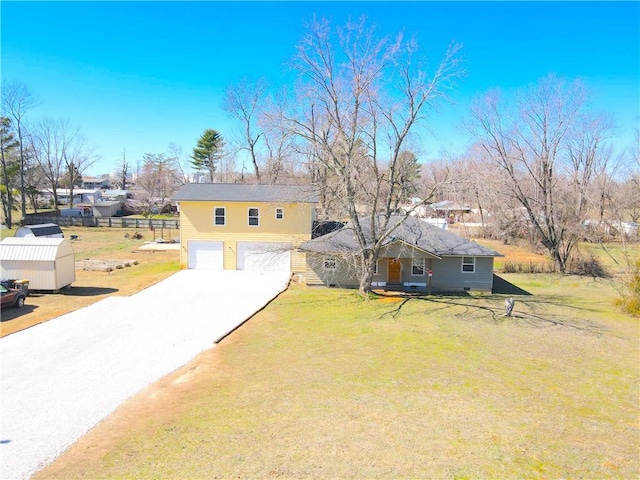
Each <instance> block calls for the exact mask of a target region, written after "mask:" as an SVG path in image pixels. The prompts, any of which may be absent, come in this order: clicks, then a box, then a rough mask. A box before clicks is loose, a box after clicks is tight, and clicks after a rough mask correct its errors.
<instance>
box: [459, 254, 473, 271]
mask: <svg viewBox="0 0 640 480" xmlns="http://www.w3.org/2000/svg"><path fill="white" fill-rule="evenodd" d="M462 271H463V272H469V273H473V272H475V271H476V257H462Z"/></svg>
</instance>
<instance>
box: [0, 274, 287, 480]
mask: <svg viewBox="0 0 640 480" xmlns="http://www.w3.org/2000/svg"><path fill="white" fill-rule="evenodd" d="M288 280H289V274H288V273H286V272H247V271H224V272H216V271H201V270H184V271H181V272H178V273H176V274H175V275H172V276H171V277H169V278H168V279H166V280H164V281H162V282H160V283H158V284H156V285H154V286H152V287H149V288H147V289H146V290H143V291H142V292H140V293H137V294H135V295H132V296H131V297H115V296H114V297H109V298H107V299H105V300H102V301H100V302H98V303H95V304H93V305H91V306H89V307H86V308H83V309H81V310H78V311H75V312H73V313H69V314H67V315H63V316H61V317H58V318H56V319H53V320H51V321H49V322H46V323H43V324H40V325H37V326H35V327H32V328H30V329H27V330H24V331H22V332H18V333H15V334H13V335H9V336H7V337H4V338H2V339H0V362H1V363H0V368H1V370H0V402H1V403H0V408H1V410H0V412H1V415H2V418H1V421H0V462H1V463H0V467H1V470H0V478H2V479H24V478H29V477H30V476H31V475H32V474H33V473H35V472H36V471H38V470H39V469H41V468H43V467H44V466H45V465H47V464H48V463H50V462H51V461H53V460H54V459H55V458H56V457H57V456H58V455H60V454H61V453H62V452H64V451H65V450H66V449H67V448H68V447H69V446H70V445H71V444H73V443H74V442H75V441H76V440H78V439H79V438H80V437H82V436H83V435H84V434H85V433H86V432H87V431H88V430H89V429H91V428H92V427H93V426H95V425H96V424H97V423H98V422H100V421H101V420H102V419H104V418H105V417H106V416H108V415H109V414H110V413H112V412H113V411H114V410H115V409H116V408H117V407H118V406H119V405H120V404H122V403H123V402H124V401H125V400H126V399H127V398H129V397H131V396H132V395H134V394H136V393H137V392H139V391H140V390H142V389H143V388H144V387H146V386H147V385H149V384H150V383H152V382H154V381H155V380H157V379H159V378H161V377H162V376H164V375H166V374H168V373H170V372H172V371H174V370H175V369H177V368H179V367H181V366H183V365H185V364H186V363H188V362H189V361H190V360H191V359H193V358H194V357H195V356H196V355H197V354H198V353H200V352H202V351H204V350H207V349H209V348H211V347H213V345H214V342H216V341H217V340H219V339H220V338H222V337H224V336H225V335H227V334H228V333H229V332H231V331H233V330H234V329H235V328H237V327H238V326H239V325H241V324H242V323H243V322H245V321H246V320H247V319H248V318H250V317H251V316H252V315H253V314H254V313H255V312H257V311H258V310H260V309H261V308H262V307H263V306H264V305H265V304H267V303H268V302H269V301H270V300H272V299H273V298H274V297H276V296H277V295H278V294H279V293H280V292H281V291H283V290H284V289H286V287H287V284H288Z"/></svg>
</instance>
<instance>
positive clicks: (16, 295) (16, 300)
mask: <svg viewBox="0 0 640 480" xmlns="http://www.w3.org/2000/svg"><path fill="white" fill-rule="evenodd" d="M0 297H1V298H2V304H1V306H2V308H5V307H11V306H13V307H16V308H22V307H24V300H25V298H26V297H27V296H26V295H25V294H24V292H23V291H22V290H17V289H15V288H7V287H5V286H4V285H0Z"/></svg>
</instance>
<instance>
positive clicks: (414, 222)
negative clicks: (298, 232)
mask: <svg viewBox="0 0 640 480" xmlns="http://www.w3.org/2000/svg"><path fill="white" fill-rule="evenodd" d="M403 218H404V217H399V216H398V217H392V219H391V221H390V225H397V224H398V223H400V222H401V221H402V219H403ZM361 224H362V225H363V229H364V231H365V232H367V231H368V230H369V225H370V222H369V220H361ZM398 241H401V242H405V243H406V244H408V245H411V246H415V247H417V248H419V249H421V250H423V251H425V252H428V253H430V254H432V255H435V256H438V257H447V256H469V257H501V256H502V255H501V254H500V253H498V252H496V251H494V250H491V249H490V248H486V247H483V246H482V245H479V244H477V243H476V242H472V241H471V240H467V239H466V238H462V237H460V236H458V235H456V234H455V233H452V232H449V231H447V230H443V229H441V228H438V227H435V226H433V225H429V224H428V223H426V222H423V221H421V220H420V219H417V218H414V217H408V218H407V219H406V220H405V221H404V222H402V223H401V224H400V225H399V226H398V227H397V228H396V229H395V230H394V231H393V233H392V234H391V235H390V236H389V237H388V238H387V239H386V240H385V243H384V245H390V244H391V243H393V242H398ZM300 249H301V250H303V251H307V252H315V253H326V254H331V253H333V254H341V253H347V252H353V251H357V250H359V249H360V247H359V245H358V240H357V238H356V235H355V233H354V231H353V228H351V224H350V223H348V224H347V225H345V226H344V227H343V228H342V229H340V230H338V231H335V232H332V233H329V234H327V235H324V236H322V237H318V238H316V239H313V240H310V241H308V242H305V243H303V244H302V245H301V246H300Z"/></svg>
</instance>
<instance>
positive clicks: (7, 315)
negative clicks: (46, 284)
mask: <svg viewBox="0 0 640 480" xmlns="http://www.w3.org/2000/svg"><path fill="white" fill-rule="evenodd" d="M27 301H29V300H28V299H27ZM37 308H38V306H37V305H29V304H28V303H25V304H24V307H22V308H13V307H5V308H3V309H2V315H0V317H2V318H0V321H2V322H7V321H9V320H14V319H16V318H18V317H21V316H22V315H26V314H27V313H31V312H33V311H35V310H36V309H37Z"/></svg>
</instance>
